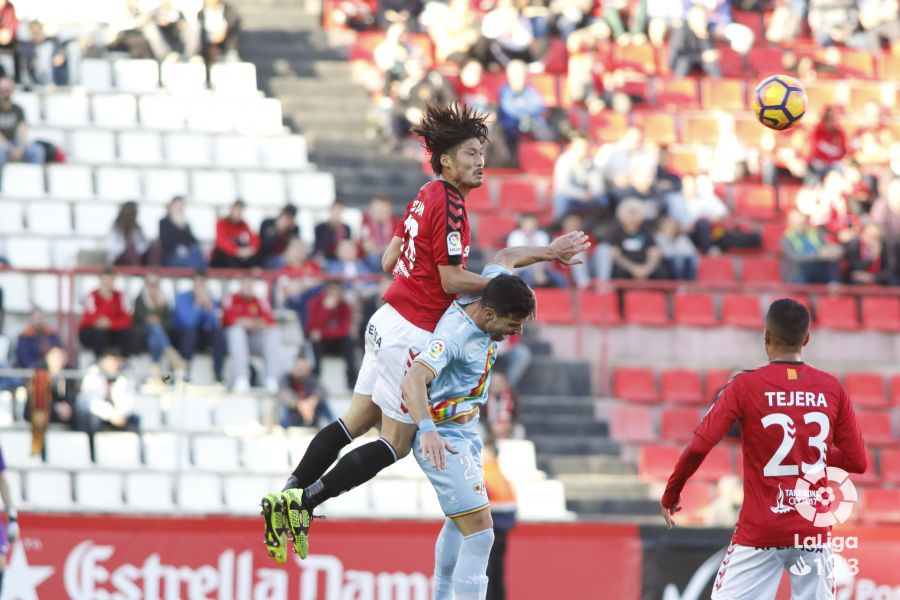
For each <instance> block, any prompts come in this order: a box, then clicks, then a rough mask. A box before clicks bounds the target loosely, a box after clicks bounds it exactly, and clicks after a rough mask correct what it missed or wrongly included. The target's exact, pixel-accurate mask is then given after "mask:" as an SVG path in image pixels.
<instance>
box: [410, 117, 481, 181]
mask: <svg viewBox="0 0 900 600" xmlns="http://www.w3.org/2000/svg"><path fill="white" fill-rule="evenodd" d="M486 119H487V116H486V115H483V114H481V113H478V112H477V111H476V110H475V109H474V108H470V107H468V106H466V105H465V104H456V103H455V102H454V103H450V104H447V105H446V106H445V105H440V104H429V105H428V106H427V107H426V109H425V115H424V116H423V117H422V122H421V123H419V125H418V127H415V128H413V130H412V131H413V133H414V134H416V135H417V136H419V137H420V138H422V142H423V144H424V145H425V150H427V151H428V153H429V154H430V155H431V159H430V160H431V170H432V171H434V174H435V175H441V174H442V173H443V170H444V167H442V166H441V155H443V154H453V152H454V150H455V149H456V147H457V146H459V145H460V144H462V143H463V142H465V141H467V140H471V139H472V138H475V139H477V140H479V141H480V142H482V143H484V142H485V141H486V140H487V138H488V127H487V124H486V123H485V120H486Z"/></svg>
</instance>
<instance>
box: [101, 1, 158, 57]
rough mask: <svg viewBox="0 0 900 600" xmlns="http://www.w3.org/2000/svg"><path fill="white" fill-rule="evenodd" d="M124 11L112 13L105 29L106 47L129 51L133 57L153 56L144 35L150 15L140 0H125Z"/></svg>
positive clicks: (116, 50)
mask: <svg viewBox="0 0 900 600" xmlns="http://www.w3.org/2000/svg"><path fill="white" fill-rule="evenodd" d="M120 6H121V10H122V12H121V13H119V14H112V15H110V16H109V17H108V18H109V25H108V26H107V27H106V30H105V31H104V40H105V43H106V49H107V50H110V51H113V52H127V53H128V55H129V56H130V57H131V58H153V52H152V51H151V50H150V44H148V43H147V38H146V36H145V35H144V28H145V26H146V25H147V23H148V21H149V15H148V13H146V12H145V11H143V10H142V9H141V3H140V0H125V2H124V3H122V4H121V5H120Z"/></svg>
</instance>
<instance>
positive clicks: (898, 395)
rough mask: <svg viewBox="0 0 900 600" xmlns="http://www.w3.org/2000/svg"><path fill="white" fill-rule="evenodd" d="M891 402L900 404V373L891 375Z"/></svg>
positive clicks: (896, 404) (895, 404)
mask: <svg viewBox="0 0 900 600" xmlns="http://www.w3.org/2000/svg"><path fill="white" fill-rule="evenodd" d="M891 404H892V405H894V406H900V375H894V376H893V377H891Z"/></svg>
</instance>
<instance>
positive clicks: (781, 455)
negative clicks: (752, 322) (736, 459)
mask: <svg viewBox="0 0 900 600" xmlns="http://www.w3.org/2000/svg"><path fill="white" fill-rule="evenodd" d="M807 343H809V312H808V311H807V310H806V307H805V306H803V305H802V304H800V303H799V302H797V301H795V300H789V299H782V300H777V301H775V302H773V303H772V305H771V306H770V307H769V312H768V314H767V315H766V333H765V345H766V354H767V355H768V357H769V364H768V365H766V366H764V367H760V368H758V369H755V370H752V371H744V372H741V373H739V374H737V375H735V376H734V377H733V378H732V379H731V381H729V382H728V383H727V384H726V385H725V387H724V388H723V389H722V390H721V391H720V392H719V394H718V396H717V398H716V401H715V403H714V404H713V406H712V408H710V410H709V412H708V413H706V416H705V417H704V418H703V421H702V422H701V423H700V425H699V426H698V427H697V429H695V430H694V436H693V438H692V439H691V441H690V443H689V444H688V446H687V448H686V449H685V450H684V452H682V454H681V456H680V457H679V459H678V463H677V464H676V465H675V470H674V471H673V473H672V476H671V477H670V478H669V482H668V485H667V486H666V491H665V493H664V494H663V498H662V512H663V516H664V517H665V520H666V524H667V525H668V526H669V527H670V528H671V527H672V526H673V525H674V521H673V519H672V517H673V515H674V514H675V513H676V512H678V511H679V510H680V508H681V507H680V501H679V498H680V496H681V490H682V488H683V487H684V484H685V482H686V481H687V480H688V478H689V477H690V476H691V475H692V474H693V473H694V472H695V471H696V470H697V468H698V467H699V466H700V464H701V463H702V462H703V459H704V458H705V457H706V455H707V454H708V453H709V451H710V450H712V448H713V446H715V445H716V444H717V443H718V442H719V440H720V439H722V436H724V435H725V433H726V432H727V431H728V430H729V429H730V428H731V426H732V424H733V423H734V422H735V421H736V420H737V421H738V423H740V428H741V437H742V448H743V455H744V504H743V506H742V507H741V512H740V515H739V516H738V522H737V526H736V527H735V531H734V536H733V537H732V540H731V545H730V546H729V547H728V550H727V551H726V555H725V558H724V560H723V561H722V566H721V568H720V569H719V572H718V576H717V577H716V581H715V584H714V587H713V593H712V598H713V599H714V600H764V599H767V598H774V597H775V594H776V592H777V590H778V584H779V582H780V581H781V574H782V571H783V570H784V569H789V571H788V572H789V574H790V578H791V590H792V597H793V598H805V599H809V600H821V599H832V598H834V576H833V555H832V551H831V546H830V544H828V543H827V540H829V539H830V538H829V536H828V534H829V533H830V531H831V526H830V524H831V523H832V522H835V519H838V520H842V519H846V517H847V514H846V513H845V512H843V511H845V509H849V508H851V507H852V504H845V503H844V501H843V498H842V497H839V496H841V494H838V492H839V491H841V492H842V491H843V489H844V487H843V486H841V487H840V488H838V486H834V485H833V484H834V482H835V481H837V482H838V483H840V481H839V480H843V479H845V476H846V473H842V472H840V471H838V469H841V470H843V471H846V472H850V473H863V472H865V470H866V466H867V465H866V447H865V443H864V442H863V438H862V433H861V432H860V429H859V424H858V423H857V420H856V413H855V412H854V410H853V405H852V403H851V402H850V398H849V397H848V396H847V392H846V391H845V390H844V387H843V386H842V385H841V383H840V381H838V379H837V378H836V377H834V376H833V375H829V374H828V373H825V372H824V371H820V370H818V369H815V368H813V367H811V366H809V365H807V364H804V363H803V362H802V360H801V358H800V354H801V351H802V349H803V347H804V346H806V344H807ZM825 467H827V470H825V471H824V472H823V469H824V468H825ZM835 468H837V469H835ZM810 482H812V483H811V484H810ZM828 483H832V486H831V487H829V486H828V485H827V484H828ZM854 500H855V498H849V499H848V502H852V501H854ZM832 511H833V513H832ZM842 513H843V514H842ZM810 537H811V538H814V539H815V540H817V541H819V540H821V541H823V542H825V543H817V544H815V545H813V546H810V545H808V544H806V543H804V540H805V539H807V538H810ZM790 567H794V568H790Z"/></svg>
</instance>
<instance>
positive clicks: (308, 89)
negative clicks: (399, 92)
mask: <svg viewBox="0 0 900 600" xmlns="http://www.w3.org/2000/svg"><path fill="white" fill-rule="evenodd" d="M235 4H236V5H237V7H238V9H239V10H240V11H241V14H242V22H243V27H244V34H243V38H242V41H241V49H240V52H241V57H242V59H243V60H246V61H249V62H252V63H254V64H255V65H256V72H257V78H258V80H259V81H258V83H259V87H260V89H262V90H265V91H266V93H267V94H268V95H270V96H273V97H275V98H278V99H279V100H280V101H281V104H282V110H283V113H284V115H285V120H286V121H287V124H288V125H289V126H291V127H292V128H293V129H295V130H298V131H301V132H302V133H303V134H304V135H305V136H306V139H307V143H308V144H309V148H310V155H311V160H313V161H315V162H316V163H317V164H318V165H319V168H320V169H322V170H324V171H331V172H332V173H334V176H335V183H336V186H337V196H338V198H340V199H342V200H344V201H345V202H347V203H348V204H350V205H351V206H363V205H365V204H367V203H368V202H369V201H370V200H371V199H372V196H373V195H375V194H379V193H381V194H387V195H388V196H389V197H391V198H392V199H393V200H394V201H395V202H396V204H397V208H402V207H403V206H405V205H406V203H408V202H409V201H410V200H411V199H412V198H413V197H415V194H416V192H417V191H418V189H419V187H421V186H422V184H423V183H425V178H424V176H423V175H422V170H421V165H420V164H419V162H418V161H417V160H413V159H409V158H405V157H403V156H398V155H397V154H396V153H392V151H391V150H390V149H389V148H386V147H383V146H384V145H383V144H381V143H380V142H379V141H378V140H373V139H369V138H367V137H366V122H367V121H366V119H367V115H368V113H369V111H370V110H371V108H372V101H371V98H370V96H369V93H368V92H367V91H366V90H365V89H364V88H363V87H362V86H360V85H359V84H357V83H355V82H354V81H353V79H352V74H351V70H352V65H351V63H350V62H349V60H348V56H349V51H348V49H347V48H346V47H341V46H339V45H333V44H330V42H329V39H328V36H327V34H326V33H325V32H324V31H323V30H322V28H321V25H320V17H319V15H318V14H317V13H316V12H313V11H312V10H310V9H309V6H311V5H312V4H314V3H306V6H304V3H303V2H298V1H297V0H238V1H237V2H236V3H235Z"/></svg>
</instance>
